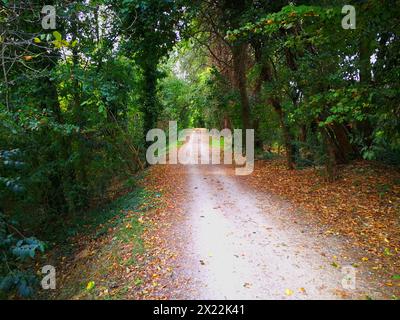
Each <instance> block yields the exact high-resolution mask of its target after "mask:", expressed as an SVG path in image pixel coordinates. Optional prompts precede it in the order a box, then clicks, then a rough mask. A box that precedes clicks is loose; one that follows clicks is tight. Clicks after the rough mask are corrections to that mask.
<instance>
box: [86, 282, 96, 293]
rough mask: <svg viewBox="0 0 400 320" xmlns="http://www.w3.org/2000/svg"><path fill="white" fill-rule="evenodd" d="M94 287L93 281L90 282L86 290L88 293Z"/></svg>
mask: <svg viewBox="0 0 400 320" xmlns="http://www.w3.org/2000/svg"><path fill="white" fill-rule="evenodd" d="M94 286H95V283H94V281H90V282H89V283H88V284H87V286H86V290H88V291H90V290H92V289H93V288H94Z"/></svg>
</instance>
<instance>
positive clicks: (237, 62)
mask: <svg viewBox="0 0 400 320" xmlns="http://www.w3.org/2000/svg"><path fill="white" fill-rule="evenodd" d="M246 49H247V46H246V44H238V45H235V46H233V48H232V55H233V68H234V73H235V81H236V85H237V88H238V90H239V93H240V104H241V107H242V123H243V130H246V129H251V123H250V102H249V96H248V94H247V80H246V61H247V54H246Z"/></svg>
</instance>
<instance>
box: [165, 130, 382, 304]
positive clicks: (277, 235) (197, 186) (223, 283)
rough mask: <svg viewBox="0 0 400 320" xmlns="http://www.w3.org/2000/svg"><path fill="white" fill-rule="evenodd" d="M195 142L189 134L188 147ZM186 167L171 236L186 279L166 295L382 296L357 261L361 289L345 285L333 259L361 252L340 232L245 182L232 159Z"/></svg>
mask: <svg viewBox="0 0 400 320" xmlns="http://www.w3.org/2000/svg"><path fill="white" fill-rule="evenodd" d="M198 143H199V142H198V139H193V136H192V137H191V139H190V141H189V142H188V143H187V144H186V145H185V146H184V148H187V150H189V149H190V148H195V147H197V146H198V145H196V144H198ZM200 149H201V148H200ZM199 156H201V154H200V155H199ZM183 167H184V168H183V169H182V170H184V173H185V176H186V194H187V195H186V199H185V201H184V203H186V204H185V205H184V204H182V205H181V207H182V208H183V211H184V214H183V221H181V223H179V224H178V225H176V226H173V227H172V229H171V231H170V241H169V243H172V244H173V246H174V250H176V251H177V252H178V253H179V254H178V257H177V260H176V266H175V268H174V270H175V271H174V273H173V275H172V278H173V279H175V280H177V279H180V283H184V285H183V286H182V287H181V288H179V289H178V288H174V289H173V288H168V285H166V286H164V289H165V290H167V291H169V294H168V296H169V298H171V299H354V298H356V299H360V298H365V296H366V295H372V296H374V297H375V298H377V297H379V295H380V293H379V290H378V289H375V288H374V286H373V285H371V284H370V281H369V279H368V275H367V274H365V273H363V270H360V269H357V270H356V269H354V270H356V278H355V280H356V289H345V288H343V286H342V279H343V278H344V273H343V269H342V268H341V267H343V265H342V266H340V265H339V264H336V262H335V259H336V256H341V257H345V258H346V259H347V261H348V265H351V264H352V263H353V262H355V261H358V260H359V257H355V256H353V254H352V253H351V252H348V251H346V249H344V248H345V247H346V246H345V243H344V242H343V241H342V240H340V239H337V238H331V239H327V238H326V237H323V236H321V235H320V232H319V230H318V229H317V228H316V227H315V226H310V225H307V224H306V223H304V221H298V219H299V217H300V220H301V214H300V216H299V214H297V215H293V214H291V213H289V204H288V203H285V202H284V201H282V200H279V199H276V198H274V197H273V196H271V195H268V194H265V193H261V192H258V191H257V190H254V189H252V188H251V187H248V186H246V185H245V184H244V183H241V182H242V181H241V177H238V176H235V175H234V170H233V169H232V168H231V167H229V166H222V165H185V166H183ZM181 202H182V201H181ZM182 279H185V280H184V281H183V280H182Z"/></svg>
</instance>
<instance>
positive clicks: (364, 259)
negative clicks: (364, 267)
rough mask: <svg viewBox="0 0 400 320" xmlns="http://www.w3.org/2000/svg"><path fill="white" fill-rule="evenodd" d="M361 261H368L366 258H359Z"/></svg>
mask: <svg viewBox="0 0 400 320" xmlns="http://www.w3.org/2000/svg"><path fill="white" fill-rule="evenodd" d="M361 260H362V261H368V260H369V259H368V258H367V257H363V258H361Z"/></svg>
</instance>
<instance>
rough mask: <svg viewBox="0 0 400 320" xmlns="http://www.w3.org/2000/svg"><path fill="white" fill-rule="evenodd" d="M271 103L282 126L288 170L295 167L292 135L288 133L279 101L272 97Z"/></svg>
mask: <svg viewBox="0 0 400 320" xmlns="http://www.w3.org/2000/svg"><path fill="white" fill-rule="evenodd" d="M271 104H272V106H273V107H274V110H275V111H276V113H277V114H278V116H279V122H280V125H281V128H282V133H283V140H284V144H285V149H286V161H287V168H288V169H289V170H293V169H294V168H295V148H294V146H293V144H292V135H291V133H290V130H289V127H288V125H287V124H286V121H285V115H284V113H283V110H282V106H281V104H280V103H279V101H278V100H276V99H272V100H271Z"/></svg>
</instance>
